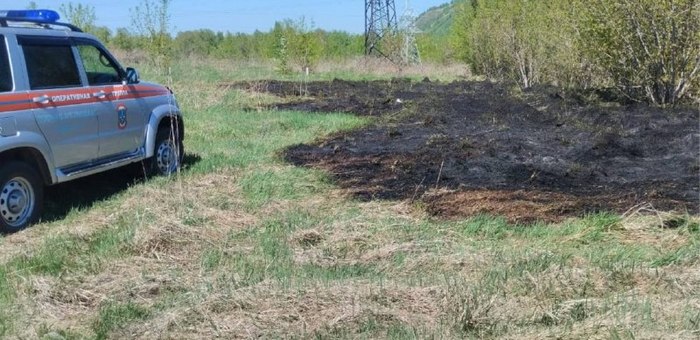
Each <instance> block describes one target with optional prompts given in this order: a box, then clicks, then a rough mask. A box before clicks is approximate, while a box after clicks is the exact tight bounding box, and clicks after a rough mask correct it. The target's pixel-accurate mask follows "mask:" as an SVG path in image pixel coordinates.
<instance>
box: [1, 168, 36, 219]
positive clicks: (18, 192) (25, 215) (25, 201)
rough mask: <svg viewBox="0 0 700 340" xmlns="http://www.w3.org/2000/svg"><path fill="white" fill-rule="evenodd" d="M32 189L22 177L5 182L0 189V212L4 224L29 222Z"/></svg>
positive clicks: (32, 208)
mask: <svg viewBox="0 0 700 340" xmlns="http://www.w3.org/2000/svg"><path fill="white" fill-rule="evenodd" d="M35 199H36V198H35V196H34V189H33V188H32V186H31V184H29V181H27V179H25V178H23V177H15V178H13V179H11V180H9V181H7V182H6V183H5V185H4V186H3V187H2V191H0V214H1V215H2V219H3V221H4V222H5V224H7V225H9V226H11V227H20V226H23V225H25V224H26V223H27V222H29V218H30V217H31V216H32V212H33V211H34V203H35V202H34V201H35Z"/></svg>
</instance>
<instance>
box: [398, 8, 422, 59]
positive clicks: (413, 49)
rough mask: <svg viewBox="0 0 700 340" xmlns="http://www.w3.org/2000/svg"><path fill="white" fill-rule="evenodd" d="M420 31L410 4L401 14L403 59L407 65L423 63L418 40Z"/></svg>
mask: <svg viewBox="0 0 700 340" xmlns="http://www.w3.org/2000/svg"><path fill="white" fill-rule="evenodd" d="M418 33H420V30H419V29H418V27H416V16H415V15H414V14H413V9H411V7H410V6H409V5H408V0H406V7H405V9H404V12H403V15H402V16H401V35H402V37H403V47H402V48H401V61H402V62H403V64H405V65H418V64H420V63H421V59H420V51H419V50H418V43H417V42H416V35H418Z"/></svg>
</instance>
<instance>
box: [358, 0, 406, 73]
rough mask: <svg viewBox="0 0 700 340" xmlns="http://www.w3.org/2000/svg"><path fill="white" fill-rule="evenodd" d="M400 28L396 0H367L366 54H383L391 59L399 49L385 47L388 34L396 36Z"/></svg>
mask: <svg viewBox="0 0 700 340" xmlns="http://www.w3.org/2000/svg"><path fill="white" fill-rule="evenodd" d="M398 30H399V22H398V21H397V20H396V5H395V3H394V0H365V54H366V55H381V56H384V57H386V58H388V59H390V60H394V59H395V57H394V56H393V55H394V54H396V52H397V51H395V48H394V49H391V48H390V49H383V48H382V41H383V40H386V39H385V38H387V36H391V37H395V36H396V35H397V33H398Z"/></svg>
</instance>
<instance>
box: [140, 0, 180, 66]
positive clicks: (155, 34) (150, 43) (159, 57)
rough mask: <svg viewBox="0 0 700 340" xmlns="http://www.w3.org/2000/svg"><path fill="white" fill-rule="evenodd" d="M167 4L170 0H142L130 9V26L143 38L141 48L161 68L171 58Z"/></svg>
mask: <svg viewBox="0 0 700 340" xmlns="http://www.w3.org/2000/svg"><path fill="white" fill-rule="evenodd" d="M169 6H170V0H142V2H141V4H140V5H138V6H136V7H134V8H132V9H131V10H130V12H131V21H132V26H133V27H134V29H135V30H136V32H137V34H139V35H140V36H142V37H144V38H145V39H143V41H142V44H141V48H143V49H144V50H146V51H147V52H148V54H149V57H150V58H151V61H152V62H153V63H154V64H155V65H156V66H159V67H161V69H163V70H164V69H165V68H167V66H169V65H170V58H171V45H172V38H171V37H170V33H169V30H170V12H169Z"/></svg>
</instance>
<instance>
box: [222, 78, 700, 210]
mask: <svg viewBox="0 0 700 340" xmlns="http://www.w3.org/2000/svg"><path fill="white" fill-rule="evenodd" d="M236 86H238V87H239V88H240V87H247V88H248V89H253V88H255V89H261V88H262V89H265V91H267V92H269V93H271V94H274V95H277V96H280V97H285V103H281V104H278V105H276V106H275V107H276V108H278V109H285V110H302V111H311V112H347V113H352V114H356V115H363V116H377V117H379V118H377V119H375V120H373V121H372V123H371V124H370V125H369V126H367V127H364V128H362V129H359V130H355V131H350V132H342V133H338V134H335V135H332V136H329V137H326V138H322V139H319V140H317V141H316V142H314V143H311V144H302V145H296V146H293V147H290V148H288V149H287V150H285V151H284V155H283V156H284V158H285V160H287V161H288V162H290V163H293V164H296V165H300V166H308V167H315V168H322V169H325V170H327V171H328V172H329V173H330V175H331V176H332V178H333V179H334V180H335V181H336V182H337V184H338V185H339V186H341V187H342V188H345V189H346V190H348V191H349V192H350V193H352V195H354V196H356V197H358V198H360V199H363V200H371V199H393V200H413V201H420V202H423V203H424V204H425V206H426V207H427V210H428V211H429V212H431V213H433V214H435V215H438V216H442V217H448V218H449V217H463V216H473V215H478V214H492V215H499V216H505V217H506V218H508V219H509V220H510V221H512V222H519V223H530V222H533V221H537V220H543V221H559V220H561V219H563V218H566V217H569V216H581V215H584V214H587V213H592V212H598V211H611V212H617V213H624V212H625V211H628V210H629V209H632V208H634V207H635V206H638V205H642V204H643V205H645V206H646V208H647V209H656V210H663V211H677V212H680V213H691V214H697V213H698V211H699V210H700V155H699V153H700V128H699V122H700V120H699V115H700V113H699V112H698V109H697V108H692V107H686V108H676V109H665V110H664V109H661V108H653V107H649V106H646V105H641V104H638V105H621V104H615V103H610V102H604V101H603V100H602V99H601V98H600V97H597V98H593V97H594V93H591V94H589V96H583V95H579V96H570V95H567V94H566V93H564V92H561V91H560V90H557V89H556V88H551V87H541V88H537V89H531V90H528V91H525V92H521V91H518V90H512V89H509V88H508V87H506V86H504V85H501V84H495V83H489V82H466V81H461V82H452V83H440V82H431V81H430V80H428V79H424V80H423V81H421V82H411V81H410V80H405V79H394V80H391V81H358V82H351V81H342V80H334V81H330V82H312V83H308V84H301V85H300V84H299V83H292V82H278V81H269V82H265V84H264V86H260V84H259V83H257V84H256V86H254V87H253V86H250V85H249V84H243V83H241V84H237V85H236ZM591 98H593V99H595V100H591Z"/></svg>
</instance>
